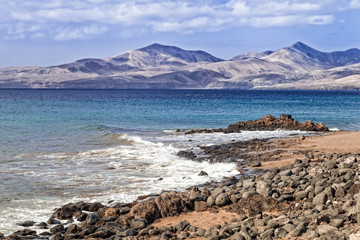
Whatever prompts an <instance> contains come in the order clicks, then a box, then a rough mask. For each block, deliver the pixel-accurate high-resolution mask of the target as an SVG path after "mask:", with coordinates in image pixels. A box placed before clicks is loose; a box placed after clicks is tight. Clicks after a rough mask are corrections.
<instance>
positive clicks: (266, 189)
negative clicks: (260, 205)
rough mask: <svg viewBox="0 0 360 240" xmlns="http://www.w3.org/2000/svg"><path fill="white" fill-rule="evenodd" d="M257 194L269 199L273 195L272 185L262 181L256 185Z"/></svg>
mask: <svg viewBox="0 0 360 240" xmlns="http://www.w3.org/2000/svg"><path fill="white" fill-rule="evenodd" d="M256 192H257V193H259V194H260V195H262V196H263V197H269V196H271V194H272V188H271V185H270V184H269V183H267V182H266V181H263V180H261V181H259V182H258V183H257V184H256Z"/></svg>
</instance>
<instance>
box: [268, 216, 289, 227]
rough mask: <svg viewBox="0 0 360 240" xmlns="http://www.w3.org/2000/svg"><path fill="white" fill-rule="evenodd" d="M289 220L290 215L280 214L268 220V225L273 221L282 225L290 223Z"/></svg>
mask: <svg viewBox="0 0 360 240" xmlns="http://www.w3.org/2000/svg"><path fill="white" fill-rule="evenodd" d="M289 222H290V219H289V217H287V216H285V215H281V216H279V217H277V218H273V219H270V220H269V222H268V225H270V224H272V223H276V224H278V226H280V227H282V226H284V225H285V224H288V223H289Z"/></svg>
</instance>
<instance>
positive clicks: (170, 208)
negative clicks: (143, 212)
mask: <svg viewBox="0 0 360 240" xmlns="http://www.w3.org/2000/svg"><path fill="white" fill-rule="evenodd" d="M155 203H156V205H157V208H158V209H159V211H160V214H161V217H172V216H177V215H179V214H180V213H182V212H189V211H191V210H193V208H194V203H193V202H191V201H190V200H189V199H187V198H185V197H184V198H183V197H182V195H181V194H180V193H163V194H161V195H160V196H158V197H157V198H156V199H155ZM145 219H146V218H145ZM146 220H148V219H146Z"/></svg>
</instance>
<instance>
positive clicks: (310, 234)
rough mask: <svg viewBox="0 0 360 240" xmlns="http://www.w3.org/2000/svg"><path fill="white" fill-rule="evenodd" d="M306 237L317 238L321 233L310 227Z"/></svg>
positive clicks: (304, 236) (305, 234) (304, 235)
mask: <svg viewBox="0 0 360 240" xmlns="http://www.w3.org/2000/svg"><path fill="white" fill-rule="evenodd" d="M302 237H303V238H305V239H316V238H318V237H319V234H318V233H317V232H316V230H315V229H308V230H307V231H306V232H305V233H304V234H303V235H302Z"/></svg>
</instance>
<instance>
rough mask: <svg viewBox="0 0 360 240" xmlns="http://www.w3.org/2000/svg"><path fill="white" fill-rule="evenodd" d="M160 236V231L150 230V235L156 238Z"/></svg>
mask: <svg viewBox="0 0 360 240" xmlns="http://www.w3.org/2000/svg"><path fill="white" fill-rule="evenodd" d="M159 234H161V232H160V231H159V229H156V228H154V229H150V230H149V235H150V236H156V235H159Z"/></svg>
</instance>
